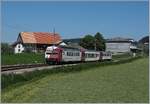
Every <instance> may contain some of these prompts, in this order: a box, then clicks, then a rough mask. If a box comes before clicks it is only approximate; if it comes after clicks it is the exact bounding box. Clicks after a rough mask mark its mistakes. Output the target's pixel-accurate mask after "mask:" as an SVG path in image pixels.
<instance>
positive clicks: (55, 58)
mask: <svg viewBox="0 0 150 104" xmlns="http://www.w3.org/2000/svg"><path fill="white" fill-rule="evenodd" d="M45 60H46V63H47V64H58V63H60V62H61V60H62V49H61V48H60V47H56V46H50V47H47V49H46V51H45Z"/></svg>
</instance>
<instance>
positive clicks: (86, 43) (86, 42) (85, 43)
mask: <svg viewBox="0 0 150 104" xmlns="http://www.w3.org/2000/svg"><path fill="white" fill-rule="evenodd" d="M94 40H95V39H94V37H93V36H92V35H86V36H85V37H84V38H82V39H81V41H80V43H79V44H80V45H81V46H82V47H84V48H86V49H89V50H93V49H94Z"/></svg>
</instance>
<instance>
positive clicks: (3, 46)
mask: <svg viewBox="0 0 150 104" xmlns="http://www.w3.org/2000/svg"><path fill="white" fill-rule="evenodd" d="M1 53H2V54H12V53H13V48H12V47H11V46H10V45H9V44H8V43H1Z"/></svg>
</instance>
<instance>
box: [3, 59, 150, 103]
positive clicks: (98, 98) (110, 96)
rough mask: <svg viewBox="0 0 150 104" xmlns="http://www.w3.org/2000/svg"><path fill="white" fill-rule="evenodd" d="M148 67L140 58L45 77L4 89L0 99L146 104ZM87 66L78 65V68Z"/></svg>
mask: <svg viewBox="0 0 150 104" xmlns="http://www.w3.org/2000/svg"><path fill="white" fill-rule="evenodd" d="M148 64H149V60H148V58H140V59H136V60H133V61H129V62H126V63H120V64H114V65H113V64H110V65H100V66H97V67H92V65H91V66H90V67H89V68H88V70H80V71H72V72H69V73H67V72H66V71H64V72H58V73H53V74H47V75H45V76H44V77H41V78H39V79H33V80H29V81H24V82H19V83H18V84H16V85H14V86H9V87H7V88H4V89H3V90H2V95H1V100H2V102H12V103H23V102H24V103H26V102H27V103H50V102H52V103H68V102H69V103H71V102H73V103H94V102H95V103H117V102H118V103H148V98H149V93H148V91H149V90H148V89H149V86H148V82H149V80H148V79H149V77H148V72H149V70H148V69H149V68H148ZM87 67H88V66H87ZM87 67H84V66H82V69H83V68H87ZM78 68H79V67H78V66H77V69H78ZM80 68H81V66H80ZM74 70H75V68H74Z"/></svg>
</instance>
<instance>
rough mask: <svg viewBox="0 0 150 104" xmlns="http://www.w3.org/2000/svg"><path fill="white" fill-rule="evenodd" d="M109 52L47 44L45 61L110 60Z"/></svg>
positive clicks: (49, 62)
mask: <svg viewBox="0 0 150 104" xmlns="http://www.w3.org/2000/svg"><path fill="white" fill-rule="evenodd" d="M111 58H112V56H111V53H110V52H104V51H89V50H80V49H77V48H73V47H68V46H49V47H47V49H46V52H45V59H46V63H48V64H58V63H62V62H86V61H101V60H111Z"/></svg>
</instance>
